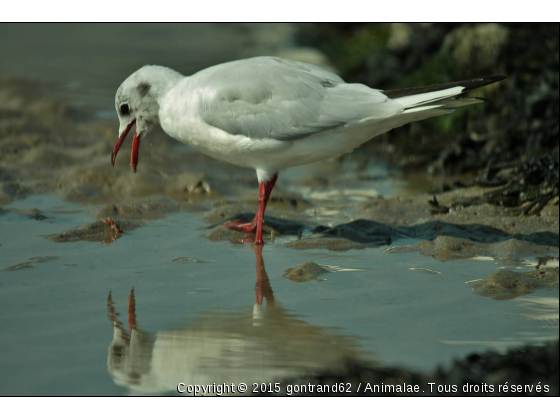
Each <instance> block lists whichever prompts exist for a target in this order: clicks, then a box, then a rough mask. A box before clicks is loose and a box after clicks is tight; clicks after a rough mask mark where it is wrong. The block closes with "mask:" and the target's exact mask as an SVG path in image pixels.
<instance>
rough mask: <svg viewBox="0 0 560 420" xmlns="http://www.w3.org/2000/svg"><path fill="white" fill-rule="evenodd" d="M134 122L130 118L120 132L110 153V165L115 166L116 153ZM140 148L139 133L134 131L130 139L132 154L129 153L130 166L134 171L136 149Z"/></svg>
mask: <svg viewBox="0 0 560 420" xmlns="http://www.w3.org/2000/svg"><path fill="white" fill-rule="evenodd" d="M135 123H136V120H132V121H131V122H130V124H128V125H127V126H126V129H125V130H124V131H123V132H122V134H121V135H120V136H119V138H118V139H117V142H116V143H115V147H113V153H111V165H113V166H115V158H116V157H117V153H119V149H120V148H121V146H122V144H123V142H124V140H125V139H126V136H127V135H128V132H129V131H130V129H131V128H132V126H133V125H134V124H135ZM139 148H140V134H138V133H136V132H135V133H134V138H133V140H132V154H131V155H130V167H131V168H132V170H133V171H134V172H136V166H137V165H138V150H139Z"/></svg>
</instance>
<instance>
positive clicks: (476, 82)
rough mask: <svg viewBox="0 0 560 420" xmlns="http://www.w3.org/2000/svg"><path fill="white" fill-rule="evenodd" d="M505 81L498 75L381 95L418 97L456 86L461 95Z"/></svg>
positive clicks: (503, 76)
mask: <svg viewBox="0 0 560 420" xmlns="http://www.w3.org/2000/svg"><path fill="white" fill-rule="evenodd" d="M504 79H507V76H505V75H502V74H499V75H494V76H486V77H478V78H476V79H469V80H461V81H459V82H449V83H441V84H439V85H430V86H420V87H415V88H405V89H395V90H385V91H383V93H384V94H385V95H386V96H387V97H389V98H391V99H397V98H402V97H404V96H411V95H418V94H421V93H429V92H435V91H438V90H444V89H449V88H453V87H456V86H462V87H463V88H464V89H463V90H462V92H461V93H464V92H468V91H470V90H474V89H477V88H479V87H482V86H486V85H491V84H492V83H496V82H499V81H501V80H504Z"/></svg>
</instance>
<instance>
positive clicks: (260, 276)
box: [253, 246, 274, 305]
mask: <svg viewBox="0 0 560 420" xmlns="http://www.w3.org/2000/svg"><path fill="white" fill-rule="evenodd" d="M253 249H254V250H255V257H256V260H257V284H256V285H255V293H256V303H257V305H262V303H263V297H264V298H265V299H266V302H267V303H268V304H270V305H273V304H274V294H273V292H272V287H271V286H270V280H269V278H268V274H266V269H265V268H264V260H263V257H262V246H255V247H253Z"/></svg>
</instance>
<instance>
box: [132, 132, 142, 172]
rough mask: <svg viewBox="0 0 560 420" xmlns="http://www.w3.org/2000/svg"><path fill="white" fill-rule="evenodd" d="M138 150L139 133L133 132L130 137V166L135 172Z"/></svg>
mask: <svg viewBox="0 0 560 420" xmlns="http://www.w3.org/2000/svg"><path fill="white" fill-rule="evenodd" d="M138 150H140V134H138V133H137V132H135V133H134V138H133V139H132V153H131V154H130V167H131V168H132V170H133V171H134V173H136V166H138Z"/></svg>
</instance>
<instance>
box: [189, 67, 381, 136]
mask: <svg viewBox="0 0 560 420" xmlns="http://www.w3.org/2000/svg"><path fill="white" fill-rule="evenodd" d="M193 77H196V78H197V79H196V82H195V83H197V86H199V87H201V89H200V90H199V92H201V100H200V108H199V113H200V115H201V117H202V119H203V120H204V121H205V122H206V123H207V124H209V125H211V126H214V127H217V128H219V129H221V130H223V131H225V132H227V133H229V134H232V135H243V136H246V137H250V138H273V139H277V140H297V139H301V138H304V137H306V136H309V135H311V134H314V133H317V132H319V131H323V130H328V129H332V128H335V127H339V126H342V125H345V124H348V123H350V122H353V121H359V120H360V119H362V118H364V117H365V116H368V115H364V112H365V113H366V114H367V112H371V111H372V110H371V109H370V108H372V107H374V108H375V107H376V108H379V105H380V104H382V103H384V102H386V101H387V97H386V96H385V95H383V94H382V93H381V92H380V91H376V90H373V89H370V88H368V87H366V86H363V85H349V84H346V83H344V81H343V80H342V79H341V78H340V77H338V76H337V75H335V74H333V73H331V72H329V71H327V70H324V69H322V68H320V67H316V66H313V65H310V64H304V63H299V62H296V61H291V60H285V59H280V58H275V57H259V58H253V59H248V60H240V61H235V62H232V63H226V64H223V65H220V66H216V67H213V68H210V69H207V70H205V71H203V72H201V73H198V74H196V75H195V76H193Z"/></svg>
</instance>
